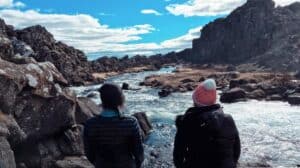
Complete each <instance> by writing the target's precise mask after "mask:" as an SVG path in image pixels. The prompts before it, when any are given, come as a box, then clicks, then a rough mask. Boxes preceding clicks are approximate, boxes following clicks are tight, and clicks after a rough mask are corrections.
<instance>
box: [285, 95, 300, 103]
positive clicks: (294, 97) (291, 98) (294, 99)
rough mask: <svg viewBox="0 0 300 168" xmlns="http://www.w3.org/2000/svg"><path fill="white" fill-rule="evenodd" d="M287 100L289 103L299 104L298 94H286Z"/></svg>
mask: <svg viewBox="0 0 300 168" xmlns="http://www.w3.org/2000/svg"><path fill="white" fill-rule="evenodd" d="M287 100H288V102H289V103H290V104H291V105H300V94H299V93H295V94H293V95H290V96H288V98H287Z"/></svg>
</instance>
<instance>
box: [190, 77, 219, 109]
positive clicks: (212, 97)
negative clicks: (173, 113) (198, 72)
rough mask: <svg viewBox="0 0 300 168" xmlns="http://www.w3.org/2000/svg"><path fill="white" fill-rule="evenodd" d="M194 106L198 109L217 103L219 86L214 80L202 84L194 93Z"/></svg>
mask: <svg viewBox="0 0 300 168" xmlns="http://www.w3.org/2000/svg"><path fill="white" fill-rule="evenodd" d="M193 101H194V105H195V106H197V107H202V106H211V105H214V104H216V101H217V85H216V82H215V80H214V79H207V80H205V81H204V82H201V83H200V84H199V85H198V87H197V88H196V89H195V90H194V93H193Z"/></svg>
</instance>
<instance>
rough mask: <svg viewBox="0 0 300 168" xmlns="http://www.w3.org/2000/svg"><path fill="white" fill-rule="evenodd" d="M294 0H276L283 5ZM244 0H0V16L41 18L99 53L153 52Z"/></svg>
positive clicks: (28, 22) (193, 34) (186, 40)
mask: <svg viewBox="0 0 300 168" xmlns="http://www.w3.org/2000/svg"><path fill="white" fill-rule="evenodd" d="M295 1H299V0H275V2H276V5H280V6H284V5H288V4H290V3H292V2H295ZM245 2H246V0H0V17H1V18H2V19H4V20H5V21H6V23H8V24H11V25H13V26H15V28H17V29H22V28H25V27H28V26H33V25H36V24H40V25H42V26H44V27H46V28H47V30H48V31H50V32H51V33H52V34H53V35H54V37H55V38H56V40H58V41H62V42H64V43H66V44H68V45H71V46H74V47H76V48H78V49H80V50H83V51H84V52H85V53H86V54H87V55H88V56H89V57H90V59H94V58H96V57H99V56H104V55H105V56H124V55H130V56H131V55H136V54H141V55H152V54H158V53H167V52H170V51H180V50H183V49H185V48H191V46H192V40H193V39H195V38H198V37H200V34H201V33H200V32H201V29H202V27H203V26H205V25H206V24H207V23H209V22H211V21H213V20H215V19H216V18H220V17H226V15H228V14H229V13H230V12H231V11H232V10H234V9H235V8H237V7H238V6H241V5H242V4H243V3H245Z"/></svg>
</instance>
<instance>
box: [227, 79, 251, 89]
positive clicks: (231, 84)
mask: <svg viewBox="0 0 300 168" xmlns="http://www.w3.org/2000/svg"><path fill="white" fill-rule="evenodd" d="M247 83H248V81H247V80H245V79H238V80H231V81H230V82H229V88H230V89H232V88H235V87H241V85H245V84H247Z"/></svg>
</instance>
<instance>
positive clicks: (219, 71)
mask: <svg viewBox="0 0 300 168" xmlns="http://www.w3.org/2000/svg"><path fill="white" fill-rule="evenodd" d="M207 78H213V79H215V80H216V82H217V86H218V89H219V90H220V91H223V92H222V94H221V101H222V102H225V103H233V102H238V101H246V100H247V99H256V100H281V101H288V102H289V103H290V104H293V105H297V104H300V94H299V93H300V80H299V79H298V78H297V77H295V76H294V75H293V74H292V73H285V74H284V73H272V72H267V71H255V72H240V71H237V70H236V69H235V68H233V67H228V66H214V67H191V66H183V67H179V68H178V69H177V70H175V71H174V72H173V73H171V74H162V75H150V76H147V77H146V78H145V80H144V81H143V82H141V83H140V85H142V86H151V87H154V88H157V89H160V90H161V91H160V92H158V94H159V95H160V96H161V97H166V96H168V95H170V94H171V93H173V92H188V91H192V90H194V89H195V87H196V86H197V85H198V84H199V82H201V81H203V80H205V79H207Z"/></svg>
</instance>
